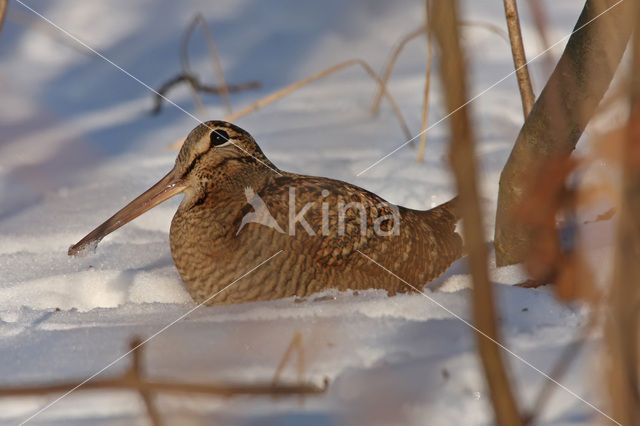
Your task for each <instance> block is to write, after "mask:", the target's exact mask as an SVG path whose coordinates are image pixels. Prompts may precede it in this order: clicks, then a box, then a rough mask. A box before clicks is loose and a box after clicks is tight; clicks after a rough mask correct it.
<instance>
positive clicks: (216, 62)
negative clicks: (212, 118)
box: [181, 12, 232, 114]
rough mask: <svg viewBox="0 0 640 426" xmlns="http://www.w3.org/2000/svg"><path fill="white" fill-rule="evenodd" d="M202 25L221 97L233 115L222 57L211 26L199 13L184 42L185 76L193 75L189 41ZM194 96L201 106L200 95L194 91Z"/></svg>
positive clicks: (190, 25)
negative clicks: (196, 28)
mask: <svg viewBox="0 0 640 426" xmlns="http://www.w3.org/2000/svg"><path fill="white" fill-rule="evenodd" d="M198 24H200V26H201V27H202V29H203V31H204V35H205V40H206V42H207V47H208V49H209V55H210V56H211V62H212V66H213V71H214V73H215V74H216V78H217V79H218V86H219V88H220V95H221V96H222V99H223V101H224V104H225V106H226V108H227V113H228V114H231V112H232V109H231V98H230V97H229V88H228V86H227V81H226V79H225V77H224V71H223V69H222V62H221V61H220V56H218V49H217V48H216V42H215V40H214V38H213V32H212V31H211V28H209V25H207V21H206V20H205V18H204V16H203V15H202V13H200V12H198V13H197V14H196V16H195V17H194V18H193V20H192V21H191V23H190V24H189V26H188V27H187V31H186V33H185V36H184V39H183V41H182V49H181V57H182V68H183V71H184V72H185V74H189V75H193V73H192V72H191V64H190V63H189V39H190V38H191V35H192V34H193V31H194V30H195V27H196V26H197V25H198ZM193 92H194V96H196V98H197V99H199V102H200V104H202V99H201V98H200V95H199V93H198V92H197V91H196V90H195V88H194V90H193Z"/></svg>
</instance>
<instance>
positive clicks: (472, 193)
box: [429, 0, 522, 426]
mask: <svg viewBox="0 0 640 426" xmlns="http://www.w3.org/2000/svg"><path fill="white" fill-rule="evenodd" d="M457 16H458V13H457V2H456V1H455V0H449V1H436V2H434V3H433V8H432V13H429V19H430V25H433V26H434V27H433V29H434V31H435V34H436V37H437V39H438V41H439V44H440V49H441V55H442V61H441V72H440V77H441V79H442V83H443V87H444V92H445V95H446V101H447V108H448V110H449V111H454V110H456V108H459V106H460V105H464V104H465V102H466V101H467V94H466V74H465V71H466V70H465V65H464V59H463V55H462V51H461V47H460V38H459V34H458V33H459V30H458V26H457V25H456V24H455V23H456V22H457ZM468 113H469V108H468V107H465V108H462V109H460V110H458V112H457V113H456V114H453V115H452V116H451V118H450V121H449V123H450V128H451V148H450V152H449V159H450V161H451V167H452V169H453V172H454V174H455V177H456V183H457V186H458V193H459V194H460V195H459V196H460V210H459V211H460V212H461V215H462V220H463V224H464V226H463V232H464V237H465V238H464V240H465V242H466V246H467V247H466V248H467V251H468V253H469V266H470V269H471V277H472V279H473V293H472V297H473V315H474V319H475V323H476V325H477V327H478V329H479V330H481V331H482V332H483V333H485V335H484V336H483V335H481V334H480V333H478V334H477V342H478V353H479V355H480V360H481V361H482V365H483V367H484V372H485V377H486V380H487V382H488V385H489V390H490V394H491V399H492V402H493V409H494V412H495V416H496V423H497V424H498V425H501V426H504V425H509V426H517V425H522V418H521V417H520V414H519V411H518V406H517V404H516V401H515V398H514V395H513V393H512V391H511V385H510V383H509V378H508V374H507V371H506V368H505V366H504V364H503V362H502V358H501V356H500V348H499V347H498V345H496V344H495V342H499V341H500V338H499V335H498V327H497V324H496V317H495V302H494V298H493V288H492V286H491V282H490V281H489V273H488V267H487V253H486V251H487V249H486V243H485V239H484V232H483V221H482V214H481V211H480V199H479V194H478V188H477V186H476V176H477V166H476V160H475V154H474V146H473V143H474V137H473V131H472V128H471V124H470V120H469V117H468ZM485 336H486V337H485ZM487 337H488V338H487Z"/></svg>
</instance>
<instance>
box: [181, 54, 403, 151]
mask: <svg viewBox="0 0 640 426" xmlns="http://www.w3.org/2000/svg"><path fill="white" fill-rule="evenodd" d="M354 65H360V66H361V67H362V68H364V70H365V71H366V72H367V74H369V76H370V77H371V78H372V79H373V80H374V81H375V82H376V83H377V84H378V86H379V87H381V89H382V91H383V93H384V95H385V96H386V97H387V99H388V100H389V103H390V104H391V107H392V108H393V112H394V113H395V115H396V118H397V119H398V122H399V123H400V127H401V128H402V131H403V133H404V135H405V137H406V138H407V139H411V132H410V131H409V127H408V126H407V123H406V121H405V119H404V117H403V116H402V112H401V111H400V108H399V107H398V104H397V103H396V101H395V100H394V99H393V96H391V94H390V93H389V92H388V91H387V89H386V88H385V87H384V83H382V81H381V80H380V78H379V77H378V75H377V74H376V73H375V71H374V70H373V68H371V66H370V65H369V64H368V63H366V62H365V61H363V60H362V59H351V60H348V61H345V62H341V63H339V64H336V65H333V66H331V67H329V68H327V69H325V70H323V71H320V72H319V73H316V74H314V75H312V76H310V77H307V78H304V79H302V80H300V81H297V82H295V83H293V84H290V85H289V86H287V87H284V88H282V89H280V90H278V91H276V92H274V93H271V94H270V95H267V96H265V97H264V98H262V99H260V100H259V101H257V102H255V103H253V104H251V105H249V106H247V107H245V108H243V109H241V110H240V111H236V112H235V113H233V114H230V115H228V116H226V117H224V118H223V120H225V121H231V122H232V121H236V120H238V119H239V118H242V117H244V116H246V115H248V114H250V113H252V112H254V111H256V110H258V109H260V108H262V107H265V106H267V105H269V104H272V103H274V102H275V101H277V100H279V99H282V98H284V97H285V96H287V95H289V94H290V93H292V92H294V91H296V90H298V89H300V88H301V87H303V86H306V85H307V84H309V83H312V82H314V81H316V80H320V79H322V78H324V77H326V76H328V75H330V74H333V73H335V72H337V71H340V70H343V69H345V68H349V67H351V66H354ZM182 142H184V141H182ZM181 146H182V143H181V142H180V141H179V142H177V143H175V144H173V145H171V147H172V148H176V149H179V148H180V147H181Z"/></svg>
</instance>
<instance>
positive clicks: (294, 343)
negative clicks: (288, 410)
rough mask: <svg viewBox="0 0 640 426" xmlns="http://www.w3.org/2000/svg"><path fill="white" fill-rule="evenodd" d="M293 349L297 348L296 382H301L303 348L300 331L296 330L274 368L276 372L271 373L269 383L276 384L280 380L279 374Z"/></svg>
mask: <svg viewBox="0 0 640 426" xmlns="http://www.w3.org/2000/svg"><path fill="white" fill-rule="evenodd" d="M294 349H297V351H298V357H297V358H298V368H297V371H298V383H301V382H302V374H303V372H304V349H303V347H302V335H301V334H300V332H296V334H295V335H294V336H293V339H291V343H289V346H287V350H286V351H285V352H284V355H283V356H282V359H281V360H280V363H279V364H278V367H277V368H276V372H275V374H274V375H273V380H271V384H272V385H273V386H275V385H277V384H278V382H279V381H280V375H281V374H282V371H283V370H284V367H285V366H286V365H287V361H289V358H290V357H291V354H293V351H294Z"/></svg>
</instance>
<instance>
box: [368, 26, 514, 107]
mask: <svg viewBox="0 0 640 426" xmlns="http://www.w3.org/2000/svg"><path fill="white" fill-rule="evenodd" d="M458 25H461V26H468V27H480V28H485V29H487V30H488V31H490V32H492V33H494V34H497V35H499V36H500V37H501V38H502V39H503V40H505V41H506V42H507V43H508V42H509V36H508V35H507V34H506V33H505V32H504V31H503V30H502V29H500V28H499V27H497V26H496V25H494V24H492V23H490V22H483V21H468V20H461V21H460V22H458ZM422 34H427V26H426V25H421V26H420V27H418V28H416V29H415V30H413V31H411V32H410V33H409V34H407V35H405V36H404V37H402V38H401V39H400V42H398V44H397V45H396V46H395V47H394V48H393V49H392V50H391V55H389V59H388V60H387V65H386V66H385V67H384V72H383V73H382V77H381V78H380V79H381V80H382V83H384V86H385V87H387V83H388V82H389V78H391V72H392V71H393V68H394V66H395V65H396V62H397V60H398V56H399V55H400V53H401V52H402V50H403V49H404V47H405V46H406V44H407V43H409V42H410V41H411V40H413V39H415V38H417V37H419V36H420V35H422ZM383 95H384V92H383V91H382V89H380V90H378V93H377V94H376V97H375V99H374V101H373V114H374V115H376V114H378V110H379V109H380V102H381V101H382V96H383Z"/></svg>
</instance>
